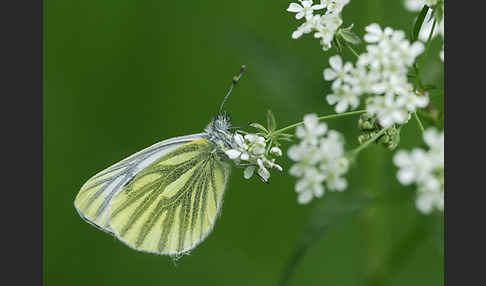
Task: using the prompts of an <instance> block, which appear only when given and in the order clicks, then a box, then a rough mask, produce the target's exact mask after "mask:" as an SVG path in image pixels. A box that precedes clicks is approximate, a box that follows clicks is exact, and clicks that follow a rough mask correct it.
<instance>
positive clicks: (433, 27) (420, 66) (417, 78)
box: [413, 19, 437, 90]
mask: <svg viewBox="0 0 486 286" xmlns="http://www.w3.org/2000/svg"><path fill="white" fill-rule="evenodd" d="M436 24H437V19H434V23H433V24H432V29H431V30H430V34H429V38H428V39H427V44H426V46H425V52H424V55H423V56H422V58H420V62H419V67H418V68H417V77H416V78H415V83H414V85H413V87H414V90H417V87H418V85H419V82H420V75H421V73H422V69H423V68H424V66H425V59H426V58H427V53H428V52H429V49H430V46H431V43H432V36H433V35H434V30H435V25H436Z"/></svg>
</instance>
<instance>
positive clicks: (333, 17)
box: [287, 0, 349, 51]
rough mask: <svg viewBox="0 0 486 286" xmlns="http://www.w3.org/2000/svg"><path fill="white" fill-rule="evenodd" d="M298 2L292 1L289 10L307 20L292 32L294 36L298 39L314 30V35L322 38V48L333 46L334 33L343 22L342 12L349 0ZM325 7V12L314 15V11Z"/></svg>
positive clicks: (296, 16) (303, 0) (299, 17)
mask: <svg viewBox="0 0 486 286" xmlns="http://www.w3.org/2000/svg"><path fill="white" fill-rule="evenodd" d="M299 2H300V4H298V3H290V5H289V7H288V8H287V11H288V12H293V13H297V14H296V15H295V18H297V19H302V18H304V17H305V20H306V21H305V22H304V23H303V24H302V25H300V26H299V27H298V28H297V30H295V31H294V32H293V33H292V38H293V39H297V38H299V37H300V36H302V35H303V34H308V33H311V32H314V37H315V38H318V39H320V42H321V45H322V49H323V50H325V51H327V50H328V49H330V48H331V42H332V40H333V39H334V34H335V33H336V31H337V29H338V28H339V27H340V26H341V24H342V23H343V20H342V19H341V16H340V13H341V11H342V9H343V8H344V6H346V5H347V4H348V3H349V0H321V3H320V4H317V5H313V1H312V0H299ZM322 9H325V12H324V14H322V15H314V11H317V10H322Z"/></svg>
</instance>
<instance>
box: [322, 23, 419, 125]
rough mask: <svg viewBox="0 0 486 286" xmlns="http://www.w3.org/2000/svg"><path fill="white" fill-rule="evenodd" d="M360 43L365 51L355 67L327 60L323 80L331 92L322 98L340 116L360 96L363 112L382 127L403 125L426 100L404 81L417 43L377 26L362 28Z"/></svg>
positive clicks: (413, 59) (415, 51) (338, 58)
mask: <svg viewBox="0 0 486 286" xmlns="http://www.w3.org/2000/svg"><path fill="white" fill-rule="evenodd" d="M366 32H367V33H366V35H365V36H364V40H365V41H366V42H368V43H369V44H368V45H367V47H366V49H367V52H366V53H363V54H362V55H360V56H359V59H358V61H357V63H356V66H353V64H351V63H345V64H343V61H342V59H341V57H340V56H338V55H336V56H333V57H331V58H330V59H329V64H330V66H331V67H330V68H326V69H325V70H324V79H325V80H329V81H330V80H332V81H333V83H332V90H333V93H332V94H329V95H328V96H327V97H326V99H327V101H328V103H329V104H331V105H334V104H335V105H336V106H335V111H336V112H337V113H343V112H345V111H347V110H348V109H350V110H353V109H356V108H357V107H358V106H359V103H360V97H361V96H362V95H364V94H372V95H374V96H372V97H369V98H367V101H366V110H367V112H368V113H369V114H370V115H375V116H376V117H377V119H378V121H379V123H380V125H381V126H383V127H388V126H391V125H393V124H395V123H398V124H403V123H405V122H407V121H408V119H409V118H410V113H411V112H414V111H415V110H416V109H417V107H425V106H426V105H427V104H428V102H429V100H428V98H427V97H425V96H420V95H417V94H416V93H415V92H414V91H413V86H412V85H411V84H410V83H409V82H408V80H407V71H408V68H409V67H411V66H412V65H413V63H414V61H415V58H416V57H417V56H418V55H419V54H421V53H422V52H423V50H424V45H423V44H422V43H421V42H415V43H413V44H411V43H410V42H409V41H408V40H407V39H406V38H405V33H404V32H403V31H394V30H393V29H391V28H389V27H386V28H385V29H384V30H382V29H381V27H380V26H379V25H378V24H371V25H369V26H367V27H366Z"/></svg>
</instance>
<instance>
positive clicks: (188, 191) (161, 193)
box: [109, 139, 230, 255]
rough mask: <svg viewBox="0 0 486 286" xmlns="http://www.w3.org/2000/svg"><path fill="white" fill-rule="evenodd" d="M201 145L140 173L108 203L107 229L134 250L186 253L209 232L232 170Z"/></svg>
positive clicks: (193, 144) (190, 146)
mask: <svg viewBox="0 0 486 286" xmlns="http://www.w3.org/2000/svg"><path fill="white" fill-rule="evenodd" d="M215 151H216V149H215V145H214V144H213V143H211V142H209V141H207V140H205V139H199V140H195V141H192V142H190V143H187V144H184V145H183V146H181V147H178V148H176V149H175V150H173V151H171V152H169V153H167V154H166V155H164V156H162V157H161V158H160V159H158V160H156V161H155V162H153V163H152V164H151V165H149V166H148V167H146V168H145V169H143V170H142V171H141V172H140V173H138V174H137V175H136V176H135V177H134V178H133V179H132V180H131V181H130V182H129V183H128V184H127V185H126V186H124V187H123V188H122V190H121V191H120V192H118V193H117V194H116V195H115V196H114V198H113V199H112V200H111V202H110V208H109V224H110V229H111V230H112V231H113V232H114V233H115V235H116V237H117V238H119V239H120V240H122V241H123V242H125V243H126V244H127V245H129V246H130V247H132V248H135V249H137V250H141V251H148V252H154V253H158V254H170V255H176V254H180V253H185V252H187V251H189V250H191V249H192V248H194V247H195V246H196V245H197V244H198V243H200V242H201V241H202V240H203V239H204V238H205V237H206V236H207V235H208V234H209V233H210V231H211V230H212V228H213V226H214V223H215V220H216V217H217V215H218V212H219V209H220V207H221V204H222V198H223V193H224V189H225V186H226V183H227V180H228V177H229V173H230V168H229V167H228V166H227V165H226V163H224V162H222V161H221V160H220V159H219V155H218V154H217V152H215Z"/></svg>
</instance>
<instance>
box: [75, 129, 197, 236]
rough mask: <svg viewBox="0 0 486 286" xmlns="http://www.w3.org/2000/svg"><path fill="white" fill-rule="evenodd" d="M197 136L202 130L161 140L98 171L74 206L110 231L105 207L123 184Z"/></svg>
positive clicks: (91, 220)
mask: <svg viewBox="0 0 486 286" xmlns="http://www.w3.org/2000/svg"><path fill="white" fill-rule="evenodd" d="M199 138H201V134H194V135H188V136H182V137H175V138H172V139H168V140H164V141H162V142H159V143H157V144H154V145H152V146H150V147H148V148H146V149H144V150H142V151H140V152H137V153H135V154H133V155H132V156H130V157H128V158H126V159H124V160H122V161H120V162H118V163H116V164H114V165H113V166H111V167H109V168H107V169H105V170H103V171H101V172H99V173H98V174H96V175H95V176H93V177H92V178H91V179H89V180H88V181H87V182H86V183H85V184H84V185H83V186H82V187H81V190H80V191H79V193H78V195H77V196H76V199H75V201H74V205H75V207H76V210H77V211H78V213H79V214H80V216H81V217H82V218H83V219H85V220H86V221H88V222H89V223H91V224H93V225H94V226H96V227H98V228H100V229H101V230H104V231H107V232H110V233H111V232H112V231H111V230H110V229H109V226H108V218H109V217H108V208H109V206H110V202H111V200H112V199H113V197H114V196H115V195H116V194H117V193H118V192H119V191H120V190H121V189H122V188H123V186H124V185H125V184H127V183H128V182H129V181H130V179H131V178H133V177H134V176H135V175H136V174H137V173H138V172H140V171H141V170H142V169H144V168H146V167H147V166H148V165H150V164H151V163H153V162H154V161H155V160H157V159H159V158H161V157H162V156H164V155H166V154H167V153H169V152H171V151H173V150H175V149H176V148H177V147H180V146H182V145H184V144H185V143H187V142H190V141H193V140H195V139H199Z"/></svg>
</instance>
